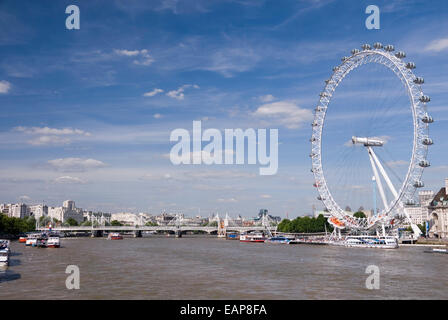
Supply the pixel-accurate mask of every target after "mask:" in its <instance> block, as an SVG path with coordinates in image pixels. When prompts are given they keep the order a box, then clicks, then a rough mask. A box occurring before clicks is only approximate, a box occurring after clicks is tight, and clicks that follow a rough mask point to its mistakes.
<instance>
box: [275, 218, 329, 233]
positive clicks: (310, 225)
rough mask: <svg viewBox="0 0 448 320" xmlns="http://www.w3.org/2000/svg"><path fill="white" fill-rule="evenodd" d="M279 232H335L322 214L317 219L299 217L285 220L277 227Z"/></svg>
mask: <svg viewBox="0 0 448 320" xmlns="http://www.w3.org/2000/svg"><path fill="white" fill-rule="evenodd" d="M277 231H280V232H292V233H313V232H325V231H329V232H331V231H333V227H332V226H331V225H330V224H329V223H328V222H327V218H325V217H324V216H323V215H322V214H320V215H319V216H318V217H317V218H314V217H313V218H311V217H297V218H295V219H294V220H289V219H283V220H282V221H281V222H280V223H279V224H278V226H277Z"/></svg>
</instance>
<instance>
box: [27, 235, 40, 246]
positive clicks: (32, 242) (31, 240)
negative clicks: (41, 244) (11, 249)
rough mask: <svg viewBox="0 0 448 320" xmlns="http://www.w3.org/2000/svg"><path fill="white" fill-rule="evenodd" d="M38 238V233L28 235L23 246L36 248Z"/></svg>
mask: <svg viewBox="0 0 448 320" xmlns="http://www.w3.org/2000/svg"><path fill="white" fill-rule="evenodd" d="M39 236H40V233H32V234H29V235H28V237H27V238H26V240H25V245H26V246H32V247H35V246H36V242H37V238H38V237H39Z"/></svg>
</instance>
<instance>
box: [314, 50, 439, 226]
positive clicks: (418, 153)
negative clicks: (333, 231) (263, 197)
mask: <svg viewBox="0 0 448 320" xmlns="http://www.w3.org/2000/svg"><path fill="white" fill-rule="evenodd" d="M387 47H389V49H390V48H392V50H388V49H386V48H387ZM363 49H364V50H362V51H360V50H356V49H355V50H353V51H352V56H350V57H344V58H343V59H342V64H340V65H339V66H338V67H335V68H334V69H333V74H332V76H331V78H330V79H329V80H327V81H326V85H325V87H324V90H323V91H322V93H321V94H320V99H319V104H318V106H317V107H316V109H315V116H314V121H313V123H312V126H313V134H312V137H311V143H312V151H311V155H310V156H311V159H312V172H313V174H314V179H315V185H314V186H315V187H316V188H317V190H318V192H319V197H318V198H319V200H321V201H322V202H323V203H324V205H325V207H326V209H327V210H328V211H329V212H330V214H331V216H332V217H336V218H338V219H341V220H342V221H344V222H345V223H344V225H347V226H348V227H352V228H355V229H368V228H370V227H372V226H373V225H375V224H376V223H377V222H378V221H382V222H386V221H387V220H389V221H390V220H391V219H392V213H393V212H394V210H395V209H396V208H397V206H398V207H400V208H401V207H403V200H411V198H413V196H414V194H415V191H416V189H417V187H416V186H414V183H417V181H419V182H420V183H421V176H422V174H423V167H421V166H419V162H421V161H426V157H427V151H428V145H425V144H424V143H423V140H424V139H425V138H428V139H429V134H428V123H425V122H423V121H422V119H423V117H424V116H427V115H428V114H427V111H426V102H429V97H428V101H423V99H422V97H427V96H425V95H424V94H423V90H422V88H421V86H420V84H421V83H417V82H415V79H418V77H416V76H415V75H414V73H413V72H412V69H413V68H415V64H413V63H412V62H409V63H408V64H406V63H405V62H404V61H403V60H402V58H403V57H404V56H405V54H404V53H402V52H398V53H397V54H396V55H395V56H394V55H393V54H391V52H392V51H393V47H392V46H386V47H385V49H386V50H382V49H383V47H382V45H380V44H379V45H377V44H375V49H370V46H368V45H364V46H363ZM367 63H378V64H382V65H384V66H386V67H387V68H388V69H389V70H392V71H393V72H394V74H395V75H396V76H397V77H398V78H399V79H400V80H401V82H402V84H403V85H404V87H405V89H406V91H407V93H408V96H409V100H410V107H411V112H412V117H413V129H414V130H413V131H414V132H413V146H412V156H411V160H410V162H409V166H408V170H407V173H406V176H405V179H404V181H403V183H402V184H401V186H400V189H399V192H398V195H397V196H396V197H394V199H393V200H392V201H390V202H389V204H390V205H389V206H388V207H386V208H384V209H383V210H382V211H381V213H379V214H378V216H375V217H374V218H373V219H358V218H351V219H348V218H347V217H346V212H345V211H344V210H342V208H341V207H340V206H339V204H338V203H337V202H336V200H335V199H334V198H333V196H332V194H331V191H330V189H329V188H328V186H327V181H326V179H325V175H324V171H323V168H322V153H321V152H322V132H323V128H324V124H325V116H326V113H327V108H328V105H329V104H330V102H331V98H332V96H333V93H334V92H335V90H336V88H337V86H338V85H339V84H340V83H341V82H342V81H343V80H344V78H345V77H346V76H347V75H348V74H349V73H350V72H351V71H353V70H355V69H357V68H358V67H360V66H362V65H364V64H367ZM425 100H426V99H425ZM431 119H432V118H431ZM429 140H431V139H429Z"/></svg>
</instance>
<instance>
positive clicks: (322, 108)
mask: <svg viewBox="0 0 448 320" xmlns="http://www.w3.org/2000/svg"><path fill="white" fill-rule="evenodd" d="M324 109H325V108H324V107H321V106H317V107H316V109H314V110H315V111H316V112H321V111H324Z"/></svg>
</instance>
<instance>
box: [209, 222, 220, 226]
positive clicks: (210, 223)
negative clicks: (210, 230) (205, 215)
mask: <svg viewBox="0 0 448 320" xmlns="http://www.w3.org/2000/svg"><path fill="white" fill-rule="evenodd" d="M208 226H209V227H217V226H218V221H212V222H209V224H208Z"/></svg>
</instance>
